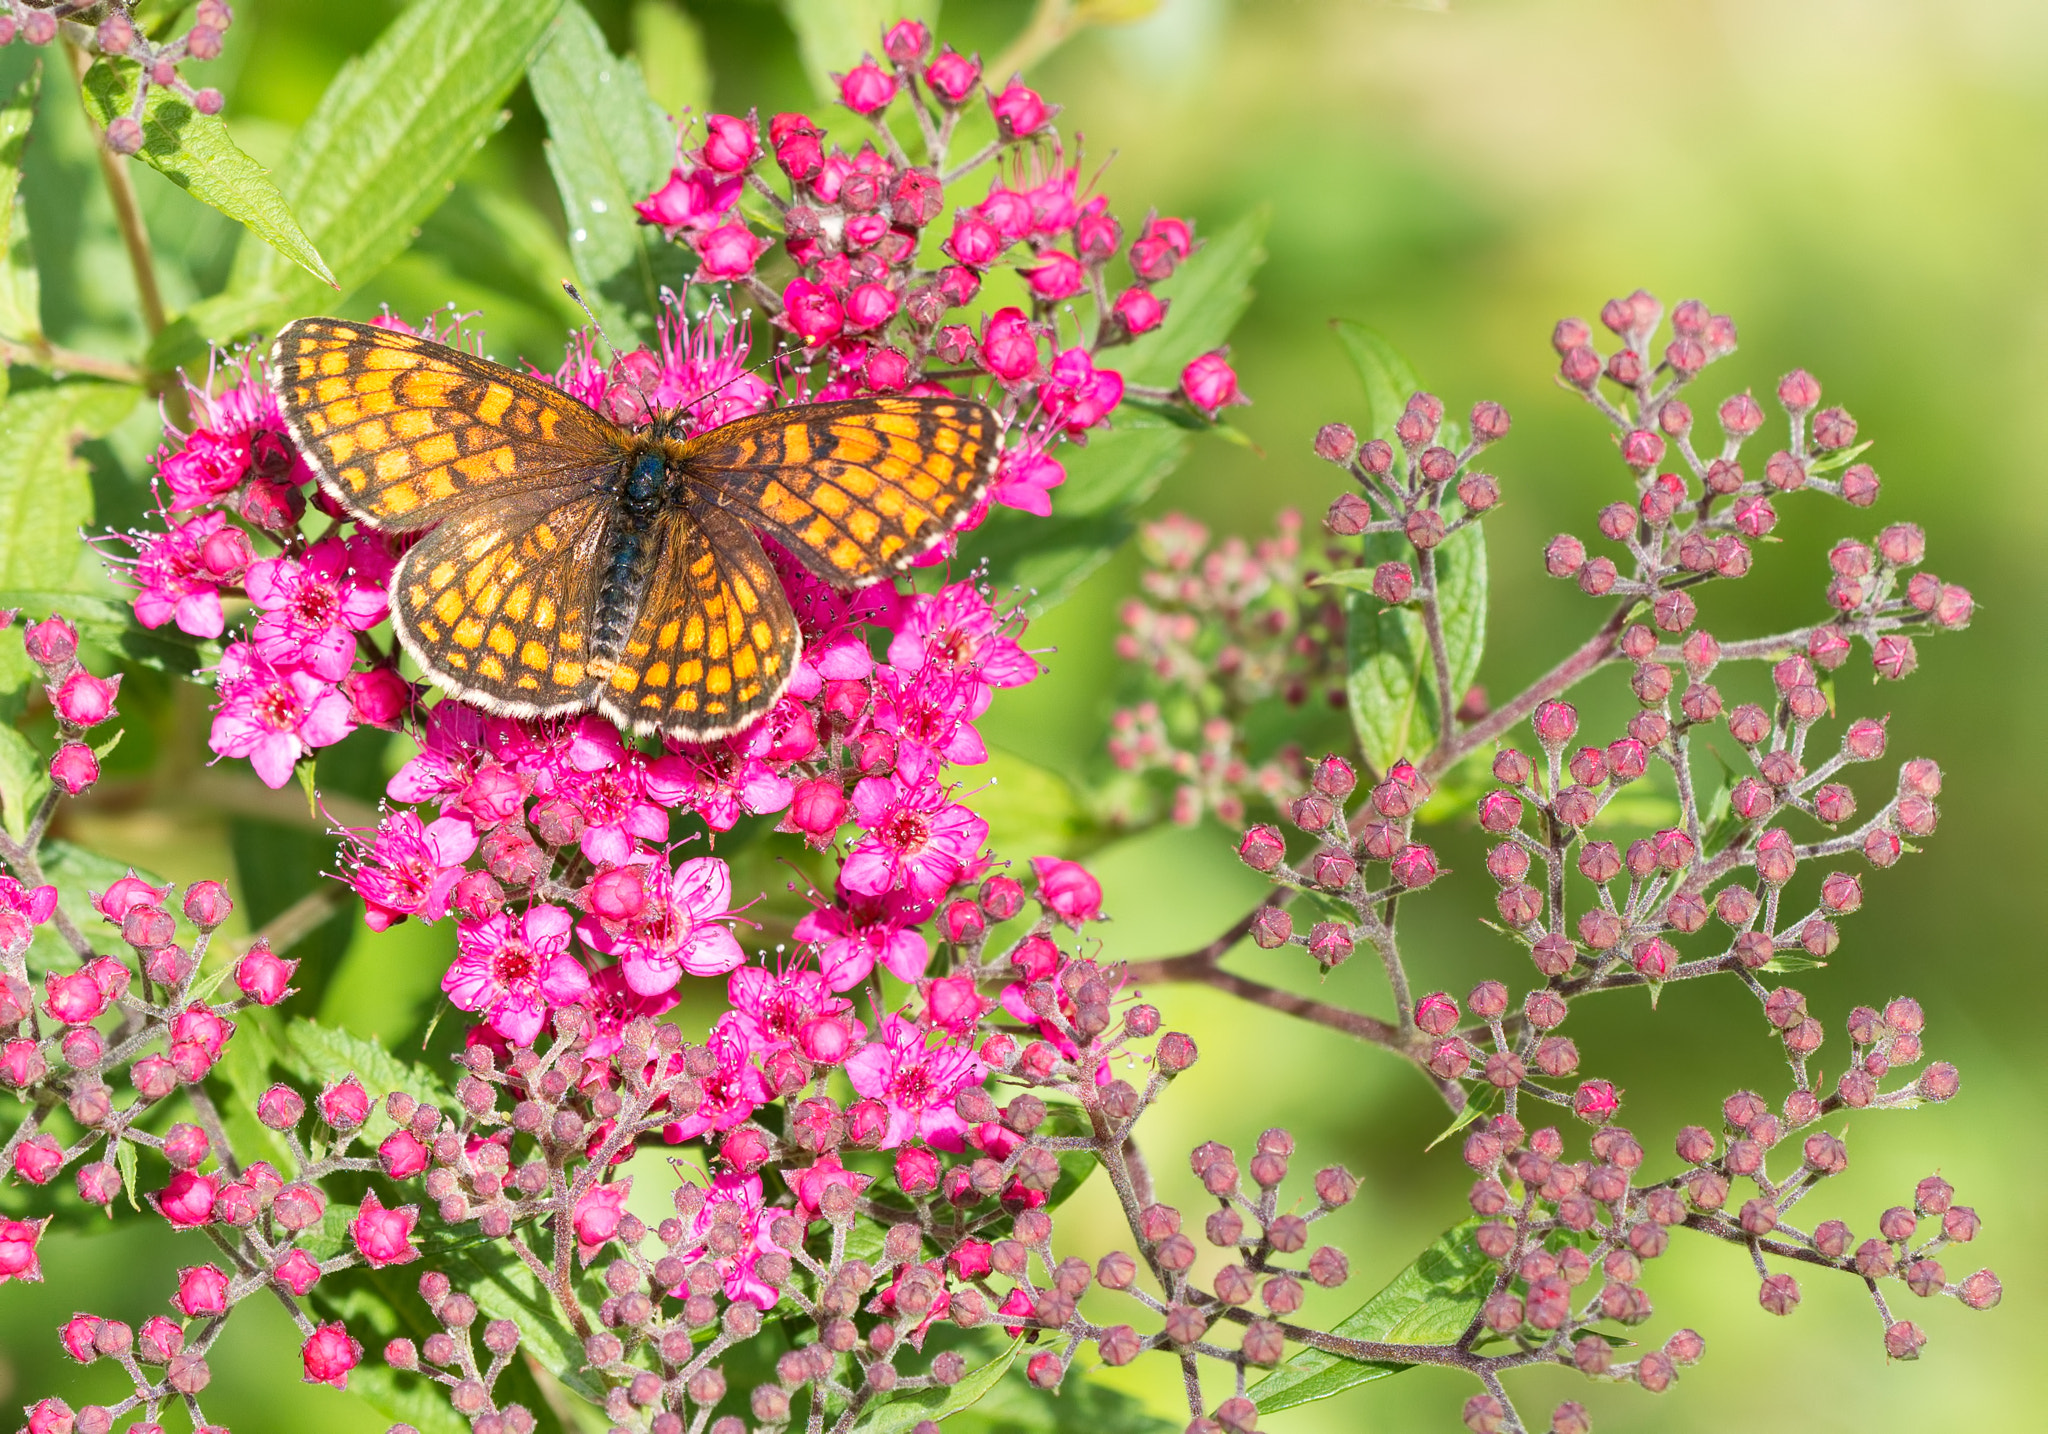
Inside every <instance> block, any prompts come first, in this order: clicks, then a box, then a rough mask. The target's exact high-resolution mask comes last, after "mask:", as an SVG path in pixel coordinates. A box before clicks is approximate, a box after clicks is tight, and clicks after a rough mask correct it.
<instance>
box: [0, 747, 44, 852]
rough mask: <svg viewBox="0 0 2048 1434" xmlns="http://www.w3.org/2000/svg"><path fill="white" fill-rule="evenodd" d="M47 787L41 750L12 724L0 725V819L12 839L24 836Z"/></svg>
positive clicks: (22, 838)
mask: <svg viewBox="0 0 2048 1434" xmlns="http://www.w3.org/2000/svg"><path fill="white" fill-rule="evenodd" d="M49 790H50V773H49V764H48V762H47V761H45V759H44V757H43V754H42V753H40V752H38V751H37V750H36V749H35V747H34V745H33V744H31V743H30V741H29V740H28V738H26V737H24V736H22V735H21V733H20V732H18V731H16V730H15V729H14V728H12V727H4V726H0V821H4V822H5V823H6V826H7V835H8V836H9V837H11V838H12V839H13V840H14V841H15V842H17V843H20V842H24V841H27V840H28V824H29V819H30V818H31V817H33V816H34V815H35V812H36V808H37V807H38V806H39V805H41V804H42V800H43V794H44V793H46V792H48V791H49Z"/></svg>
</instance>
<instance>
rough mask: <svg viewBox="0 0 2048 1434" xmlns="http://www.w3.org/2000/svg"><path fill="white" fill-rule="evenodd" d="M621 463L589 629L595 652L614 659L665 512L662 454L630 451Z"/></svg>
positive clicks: (644, 582) (635, 611) (642, 585)
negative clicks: (616, 505) (615, 507)
mask: <svg viewBox="0 0 2048 1434" xmlns="http://www.w3.org/2000/svg"><path fill="white" fill-rule="evenodd" d="M619 468H620V474H619V479H620V481H619V487H618V494H619V508H618V522H617V524H616V525H615V527H614V530H613V534H612V539H611V543H610V545H609V548H608V551H607V552H606V554H605V568H604V577H603V579H602V581H601V582H600V583H599V584H598V589H597V604H596V609H595V611H594V613H593V617H594V621H593V623H592V630H591V650H592V653H593V654H594V655H595V656H597V657H600V658H612V659H616V658H617V657H618V656H619V654H620V653H621V652H622V651H623V650H624V649H625V645H626V638H627V635H628V634H629V633H630V632H631V631H632V627H633V619H634V618H635V616H636V615H637V614H638V612H639V610H640V599H641V594H642V592H643V591H644V590H645V589H646V586H647V577H648V560H649V558H650V556H651V555H652V550H651V548H650V546H649V543H648V536H649V534H650V533H651V531H652V530H653V528H654V525H655V522H656V521H657V519H659V517H660V516H661V510H662V505H663V503H664V501H665V499H664V497H663V492H664V489H665V488H666V486H667V482H668V471H667V465H666V464H665V463H663V461H662V458H661V455H660V454H658V453H640V454H638V455H634V456H630V457H628V458H627V459H626V460H625V461H623V462H621V463H620V465H619Z"/></svg>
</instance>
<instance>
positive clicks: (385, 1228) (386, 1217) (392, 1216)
mask: <svg viewBox="0 0 2048 1434" xmlns="http://www.w3.org/2000/svg"><path fill="white" fill-rule="evenodd" d="M419 1218H420V1207H419V1206H417V1205H401V1206H400V1207H399V1208H398V1209H396V1210H387V1209H385V1208H384V1202H383V1201H382V1200H379V1199H378V1198H377V1192H376V1191H374V1190H372V1191H370V1192H369V1193H368V1194H366V1195H364V1196H363V1203H362V1204H361V1205H360V1206H359V1207H358V1208H357V1210H356V1217H355V1219H353V1220H351V1221H349V1225H348V1234H349V1238H350V1239H351V1240H353V1241H355V1246H356V1252H357V1253H358V1254H360V1255H361V1256H362V1257H363V1259H364V1261H365V1262H366V1263H367V1264H368V1265H369V1266H370V1268H371V1269H373V1270H381V1269H383V1268H384V1267H385V1266H386V1265H403V1264H408V1263H410V1262H411V1261H413V1260H417V1259H418V1258H419V1257H420V1252H419V1251H418V1250H415V1249H414V1248H413V1247H412V1227H413V1226H414V1224H416V1223H417V1222H418V1220H419Z"/></svg>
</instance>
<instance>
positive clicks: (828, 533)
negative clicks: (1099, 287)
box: [681, 398, 997, 587]
mask: <svg viewBox="0 0 2048 1434" xmlns="http://www.w3.org/2000/svg"><path fill="white" fill-rule="evenodd" d="M996 439H997V433H996V421H995V415H994V414H993V413H991V412H990V411H989V409H988V408H987V407H986V406H984V405H982V404H980V403H976V402H973V401H971V400H968V399H961V398H866V399H856V400H853V401H851V402H846V403H818V404H804V405H798V406H795V407H792V408H778V409H771V410H770V411H768V412H767V413H760V414H755V415H754V416H752V417H750V418H742V419H739V420H738V421H736V422H733V423H728V424H726V425H725V426H724V427H722V428H715V429H713V430H711V431H710V432H709V433H705V434H701V435H699V436H698V437H696V438H693V439H691V440H690V442H689V444H688V445H687V446H686V448H685V449H684V456H683V459H682V464H681V466H682V470H683V473H684V475H685V477H686V479H688V480H690V481H692V482H694V483H696V484H698V485H700V486H701V487H702V489H703V490H704V493H705V498H706V501H708V502H716V503H718V504H720V505H721V506H727V507H731V508H734V509H736V510H737V511H739V512H740V513H741V514H742V515H743V516H744V517H745V518H746V519H747V521H748V522H750V523H752V524H753V525H754V526H755V527H757V528H760V529H761V530H762V531H763V532H765V533H767V534H768V535H769V536H770V537H773V538H774V539H775V540H776V541H777V542H779V543H781V544H782V545H783V546H784V547H785V548H787V549H789V551H790V553H791V554H792V555H794V556H795V557H796V558H797V559H798V560H799V561H800V562H802V563H803V564H804V566H806V567H807V568H809V569H810V570H811V571H812V572H814V573H816V574H817V575H818V576H819V577H820V578H822V579H824V580H825V581H827V582H830V583H834V584H837V585H839V586H841V587H857V586H860V585H862V584H866V583H871V582H874V581H875V580H876V579H878V578H881V577H883V576H885V575H886V574H888V573H891V572H896V571H899V570H900V569H902V568H904V567H907V566H908V565H909V564H910V562H911V561H912V560H913V559H915V558H916V557H918V556H919V555H920V554H922V553H925V552H927V551H929V550H930V549H931V547H932V546H933V545H934V544H936V543H938V542H940V541H942V540H943V539H944V538H945V536H946V535H947V534H948V533H950V532H952V531H953V529H954V528H956V527H958V526H959V524H960V522H961V520H962V519H964V518H965V517H966V516H967V515H968V513H970V512H971V511H972V510H973V508H974V506H975V504H977V503H979V502H980V501H981V498H982V495H983V494H984V493H985V492H986V491H987V489H988V484H989V481H990V479H991V478H992V476H993V474H994V471H995V457H996Z"/></svg>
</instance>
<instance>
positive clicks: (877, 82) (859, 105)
mask: <svg viewBox="0 0 2048 1434" xmlns="http://www.w3.org/2000/svg"><path fill="white" fill-rule="evenodd" d="M833 78H834V79H835V80H837V81H838V82H839V101H840V103H841V104H843V105H845V106H846V107H847V108H848V109H850V110H852V111H853V112H854V113H855V114H857V115H871V114H874V113H875V112H876V111H877V110H880V109H883V108H886V107H887V105H888V103H889V101H891V100H893V99H895V98H896V77H895V76H894V75H892V74H890V73H889V72H888V71H887V70H884V69H883V68H882V67H881V66H880V65H878V64H876V63H875V61H874V57H873V56H872V55H870V56H867V57H865V58H863V59H862V60H861V62H860V64H858V65H856V66H855V67H854V68H853V69H852V70H851V71H849V72H848V73H846V74H844V75H834V76H833Z"/></svg>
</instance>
